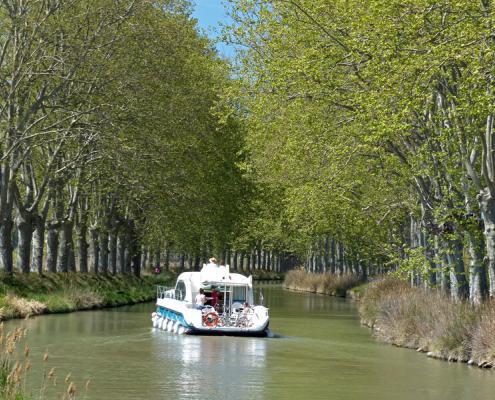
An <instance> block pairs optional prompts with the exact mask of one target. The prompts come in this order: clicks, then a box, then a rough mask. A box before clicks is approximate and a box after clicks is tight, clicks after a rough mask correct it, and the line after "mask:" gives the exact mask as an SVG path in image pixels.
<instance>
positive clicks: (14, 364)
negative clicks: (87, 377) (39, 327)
mask: <svg viewBox="0 0 495 400" xmlns="http://www.w3.org/2000/svg"><path fill="white" fill-rule="evenodd" d="M26 333H27V331H26V329H23V328H14V329H13V330H11V331H9V332H4V327H3V324H0V399H3V400H27V399H31V400H34V399H38V400H42V399H45V398H46V397H45V396H46V395H47V392H48V390H47V389H49V388H50V389H52V390H50V394H53V395H55V398H58V399H65V400H75V399H76V392H77V389H76V385H75V383H74V381H73V379H72V376H71V374H70V373H69V374H67V375H66V377H65V379H64V385H62V386H61V387H60V386H59V387H58V388H56V386H57V376H56V375H57V374H56V372H55V371H56V368H55V367H51V366H50V365H49V364H48V363H49V356H48V353H47V352H45V354H44V355H43V357H42V362H43V371H44V372H43V377H42V381H41V384H40V388H39V391H37V393H36V394H34V393H30V392H29V390H28V389H27V386H28V385H27V382H28V378H29V372H30V370H31V367H32V364H31V357H30V350H29V346H28V345H27V343H26V341H25V338H26ZM54 387H55V389H56V390H55V392H56V391H57V390H59V391H61V393H51V392H52V391H53V388H54ZM88 388H89V381H87V382H86V386H85V390H84V391H83V392H82V394H83V396H82V398H83V399H84V398H85V397H86V393H87V391H88ZM52 398H53V397H52Z"/></svg>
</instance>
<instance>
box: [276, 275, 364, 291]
mask: <svg viewBox="0 0 495 400" xmlns="http://www.w3.org/2000/svg"><path fill="white" fill-rule="evenodd" d="M361 283H362V281H361V279H360V278H359V276H357V275H354V274H344V275H333V274H329V273H325V274H315V273H311V272H306V271H304V270H292V271H289V272H287V274H286V275H285V280H284V288H286V289H290V290H298V291H303V292H311V293H321V294H326V295H330V296H339V297H345V296H346V293H347V291H348V290H349V289H351V288H353V287H356V286H358V285H360V284H361Z"/></svg>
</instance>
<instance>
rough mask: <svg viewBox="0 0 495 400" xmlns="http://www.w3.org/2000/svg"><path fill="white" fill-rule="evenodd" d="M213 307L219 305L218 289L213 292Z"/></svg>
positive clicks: (211, 301)
mask: <svg viewBox="0 0 495 400" xmlns="http://www.w3.org/2000/svg"><path fill="white" fill-rule="evenodd" d="M210 303H211V306H212V307H215V306H216V305H217V303H218V292H217V291H216V289H212V290H211V300H210Z"/></svg>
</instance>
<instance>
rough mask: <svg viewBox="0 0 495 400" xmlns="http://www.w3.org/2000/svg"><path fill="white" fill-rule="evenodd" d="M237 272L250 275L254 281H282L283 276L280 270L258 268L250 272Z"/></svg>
mask: <svg viewBox="0 0 495 400" xmlns="http://www.w3.org/2000/svg"><path fill="white" fill-rule="evenodd" d="M239 273H241V274H243V275H247V276H249V275H252V276H253V279H254V280H255V281H283V280H284V277H285V274H283V273H281V272H275V271H263V270H260V269H257V270H254V271H251V272H243V271H240V272H239Z"/></svg>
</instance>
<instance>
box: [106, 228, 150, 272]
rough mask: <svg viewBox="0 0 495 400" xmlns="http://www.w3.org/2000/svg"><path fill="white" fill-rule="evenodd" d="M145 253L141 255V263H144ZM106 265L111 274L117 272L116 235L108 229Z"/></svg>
mask: <svg viewBox="0 0 495 400" xmlns="http://www.w3.org/2000/svg"><path fill="white" fill-rule="evenodd" d="M146 255H147V252H145V253H144V255H143V264H144V265H146ZM108 267H109V269H110V272H111V274H112V275H115V274H116V273H117V235H116V233H115V231H113V230H112V231H110V233H109V235H108Z"/></svg>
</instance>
